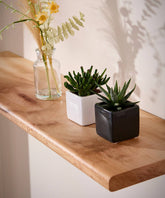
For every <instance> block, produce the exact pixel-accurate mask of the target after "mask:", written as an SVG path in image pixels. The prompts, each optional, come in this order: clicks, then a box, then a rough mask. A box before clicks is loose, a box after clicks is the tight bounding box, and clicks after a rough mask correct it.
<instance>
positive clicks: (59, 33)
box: [57, 26, 64, 41]
mask: <svg viewBox="0 0 165 198" xmlns="http://www.w3.org/2000/svg"><path fill="white" fill-rule="evenodd" d="M57 30H58V37H59V39H60V40H61V41H64V37H63V36H62V31H61V28H60V26H57Z"/></svg>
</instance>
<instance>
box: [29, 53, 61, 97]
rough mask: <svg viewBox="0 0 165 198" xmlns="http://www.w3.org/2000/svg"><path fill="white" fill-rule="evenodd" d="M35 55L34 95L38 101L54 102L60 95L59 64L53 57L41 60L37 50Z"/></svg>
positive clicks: (41, 57)
mask: <svg viewBox="0 0 165 198" xmlns="http://www.w3.org/2000/svg"><path fill="white" fill-rule="evenodd" d="M54 51H55V50H53V53H52V54H54ZM36 53H37V61H36V62H35V63H34V65H33V68H34V84H35V95H36V97H37V98H38V99H40V100H55V99H57V98H59V97H60V96H61V94H62V91H61V74H60V63H59V61H58V60H56V59H54V58H53V55H52V56H51V57H50V56H45V57H44V59H43V56H42V54H41V52H40V50H39V49H37V50H36Z"/></svg>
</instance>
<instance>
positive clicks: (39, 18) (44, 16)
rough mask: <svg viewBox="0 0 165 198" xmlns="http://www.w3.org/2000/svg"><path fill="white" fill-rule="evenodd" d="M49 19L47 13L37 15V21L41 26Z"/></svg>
mask: <svg viewBox="0 0 165 198" xmlns="http://www.w3.org/2000/svg"><path fill="white" fill-rule="evenodd" d="M47 18H48V14H47V13H46V12H39V13H38V14H37V15H36V19H37V21H39V24H43V23H44V22H45V21H46V19H47Z"/></svg>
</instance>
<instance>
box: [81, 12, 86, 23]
mask: <svg viewBox="0 0 165 198" xmlns="http://www.w3.org/2000/svg"><path fill="white" fill-rule="evenodd" d="M84 17H85V15H84V14H83V13H82V12H80V20H82V21H85V19H84Z"/></svg>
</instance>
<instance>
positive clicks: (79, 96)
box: [66, 91, 96, 98]
mask: <svg viewBox="0 0 165 198" xmlns="http://www.w3.org/2000/svg"><path fill="white" fill-rule="evenodd" d="M66 93H69V94H72V95H74V96H75V97H77V98H87V97H93V96H96V94H92V95H89V96H78V95H77V94H74V93H72V92H70V91H66Z"/></svg>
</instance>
